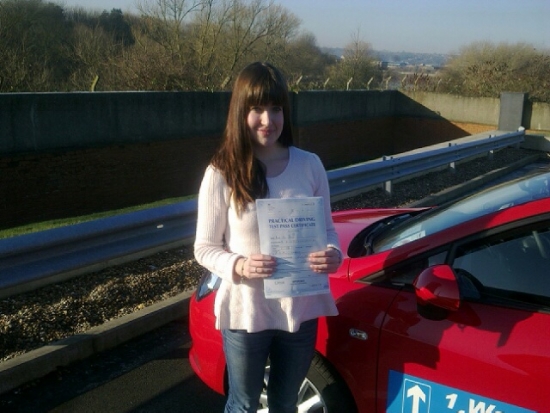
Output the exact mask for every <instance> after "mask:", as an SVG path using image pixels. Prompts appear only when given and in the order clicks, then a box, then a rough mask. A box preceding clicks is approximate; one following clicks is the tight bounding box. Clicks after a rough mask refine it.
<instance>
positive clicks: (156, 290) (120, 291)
mask: <svg viewBox="0 0 550 413" xmlns="http://www.w3.org/2000/svg"><path fill="white" fill-rule="evenodd" d="M533 153H536V152H535V151H530V150H526V149H513V148H508V149H505V150H501V151H498V152H496V153H495V154H494V156H493V159H492V160H489V159H487V158H478V159H476V160H473V161H469V162H467V163H464V164H460V165H458V166H457V169H456V172H455V173H452V172H448V171H444V172H437V173H431V174H428V175H425V176H423V177H422V178H417V179H414V180H411V181H406V182H403V183H400V184H397V185H394V187H393V194H392V196H391V197H389V196H387V195H386V194H384V193H383V191H382V190H373V191H370V192H367V193H365V194H361V195H358V196H355V197H353V198H349V199H345V200H342V201H338V202H336V203H334V204H333V209H334V210H341V209H348V208H361V207H363V208H364V207H382V208H383V207H396V206H403V205H406V204H408V203H410V202H413V201H415V200H419V199H422V198H424V197H426V196H428V195H431V194H435V193H437V192H439V191H441V190H443V189H446V188H449V187H451V186H454V185H457V184H460V183H463V182H466V181H469V180H471V179H473V178H475V177H476V176H479V175H481V174H484V173H486V172H489V171H492V170H496V169H499V168H501V167H504V166H507V165H509V164H511V163H513V162H515V161H517V160H519V159H522V158H523V157H525V156H527V155H532V154H533ZM201 273H202V271H201V267H200V266H199V265H198V264H197V263H196V261H195V260H194V258H193V251H192V246H188V247H182V248H178V249H174V250H170V251H165V252H161V253H158V254H155V255H152V256H149V257H146V258H142V259H140V260H138V261H135V262H132V263H128V264H124V265H120V266H115V267H110V268H107V269H104V270H102V271H99V272H96V273H92V274H88V275H85V276H81V277H79V278H76V279H74V280H70V281H66V282H64V283H60V284H56V285H51V286H47V287H44V288H41V289H40V290H37V291H34V292H31V293H26V294H21V295H18V296H13V297H9V298H6V299H3V300H1V301H0V361H5V360H8V359H10V358H13V357H15V356H17V355H20V354H22V353H25V352H27V351H30V350H33V349H36V348H39V347H41V346H44V345H46V344H49V343H51V342H54V341H57V340H60V339H63V338H66V337H69V336H72V335H75V334H81V333H84V332H86V331H87V330H88V329H90V328H92V327H95V326H98V325H101V324H103V323H105V322H106V321H109V320H112V319H115V318H118V317H121V316H123V315H126V314H130V313H132V312H135V311H137V310H140V309H142V308H145V307H147V306H149V305H151V304H154V303H157V302H160V301H162V300H165V299H167V298H169V297H172V296H174V295H176V294H179V293H181V292H183V291H187V290H191V289H193V288H194V287H195V286H196V284H197V282H198V281H199V279H200V276H201Z"/></svg>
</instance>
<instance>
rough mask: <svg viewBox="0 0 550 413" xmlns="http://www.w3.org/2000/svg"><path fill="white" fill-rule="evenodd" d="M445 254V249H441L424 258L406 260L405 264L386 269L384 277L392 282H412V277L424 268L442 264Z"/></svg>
mask: <svg viewBox="0 0 550 413" xmlns="http://www.w3.org/2000/svg"><path fill="white" fill-rule="evenodd" d="M446 256H447V251H442V252H439V253H437V254H432V255H430V256H429V257H426V258H422V259H417V260H414V261H411V262H407V263H405V265H400V266H399V267H397V268H393V269H390V270H389V271H387V272H386V279H388V280H389V281H390V282H391V283H392V284H412V283H413V281H414V279H415V278H416V277H418V275H419V274H420V273H421V272H422V271H423V270H425V269H426V268H428V267H430V266H432V265H436V264H443V263H444V262H445V257H446Z"/></svg>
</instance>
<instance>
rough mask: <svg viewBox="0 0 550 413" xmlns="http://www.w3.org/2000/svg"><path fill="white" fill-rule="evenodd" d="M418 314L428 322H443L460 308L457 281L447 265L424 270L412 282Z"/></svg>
mask: <svg viewBox="0 0 550 413" xmlns="http://www.w3.org/2000/svg"><path fill="white" fill-rule="evenodd" d="M413 285H414V288H415V294H416V303H417V308H418V313H419V314H420V315H421V316H422V317H425V318H427V319H430V320H443V319H445V318H447V317H448V315H449V312H450V311H457V310H458V308H459V307H460V290H459V288H458V281H457V279H456V276H455V274H454V272H453V270H452V268H451V267H449V266H448V265H434V266H432V267H429V268H426V269H425V270H424V271H422V272H421V273H420V275H419V276H418V277H416V279H415V280H414V282H413Z"/></svg>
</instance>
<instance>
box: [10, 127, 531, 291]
mask: <svg viewBox="0 0 550 413" xmlns="http://www.w3.org/2000/svg"><path fill="white" fill-rule="evenodd" d="M524 136H525V132H524V130H523V128H521V129H520V130H518V131H516V132H509V133H506V132H500V131H493V132H491V133H489V134H485V135H475V136H471V137H468V138H464V139H462V140H458V141H456V142H452V143H448V144H443V145H435V146H432V147H429V148H422V149H418V150H415V151H411V152H408V153H404V154H400V155H398V156H394V157H384V158H381V159H378V160H373V161H369V162H365V163H362V164H357V165H352V166H349V167H345V168H339V169H335V170H331V171H328V172H327V174H328V179H329V185H330V190H331V196H332V199H331V200H332V201H335V200H338V199H342V198H345V197H349V196H353V195H354V194H357V193H359V192H366V191H368V190H370V189H372V188H374V187H380V186H383V187H384V188H385V189H386V190H387V191H388V192H391V185H392V182H395V181H398V180H403V179H406V178H410V177H412V176H415V175H418V174H422V173H427V172H428V171H431V170H434V169H436V168H441V167H443V166H445V165H447V166H449V167H451V168H453V167H455V162H457V161H460V160H464V159H467V158H471V157H474V156H480V155H483V154H488V155H490V154H491V153H492V152H493V151H494V150H497V149H500V148H504V147H508V146H518V145H519V144H520V143H521V142H522V141H523V140H524ZM196 213H197V201H196V200H191V201H185V202H180V203H177V204H173V205H169V206H163V207H158V208H152V209H149V210H144V211H139V212H132V213H128V214H122V215H117V216H113V217H109V218H103V219H98V220H95V221H90V222H85V223H81V224H76V225H72V226H68V227H63V228H55V229H51V230H46V231H42V232H37V233H33V234H27V235H22V236H17V237H13V238H7V239H2V240H0V298H2V297H6V296H10V295H13V294H18V293H22V292H26V291H30V290H33V289H36V288H39V287H42V286H44V285H47V284H52V283H55V282H60V281H63V280H66V279H69V278H72V277H75V276H79V275H81V274H84V273H89V272H90V271H95V270H99V269H101V268H105V267H107V266H109V265H113V264H117V263H123V262H128V261H130V260H135V259H137V258H139V257H143V256H146V255H148V254H151V253H153V252H156V251H162V250H167V249H170V248H175V247H177V246H181V245H185V244H189V243H190V242H192V240H193V238H194V235H195V228H196Z"/></svg>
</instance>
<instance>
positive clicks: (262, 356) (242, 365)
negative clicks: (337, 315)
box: [222, 320, 317, 413]
mask: <svg viewBox="0 0 550 413" xmlns="http://www.w3.org/2000/svg"><path fill="white" fill-rule="evenodd" d="M222 336H223V348H224V352H225V358H226V361H227V370H228V375H229V394H228V399H227V404H226V405H225V413H237V412H238V413H243V412H256V411H257V410H258V404H259V399H260V394H261V392H262V387H263V383H264V372H265V365H266V362H267V358H268V356H269V360H270V372H269V382H268V386H267V398H268V404H269V412H270V413H295V412H296V403H297V401H298V391H299V390H300V386H301V384H302V382H303V380H304V378H305V376H306V374H307V371H308V369H309V366H310V364H311V360H312V358H313V352H314V349H315V340H316V337H317V320H309V321H305V322H303V323H302V325H301V326H300V330H298V331H297V332H295V333H288V332H286V331H280V330H265V331H260V332H258V333H247V332H246V331H244V330H223V331H222Z"/></svg>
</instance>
